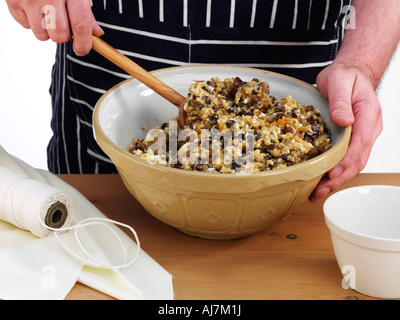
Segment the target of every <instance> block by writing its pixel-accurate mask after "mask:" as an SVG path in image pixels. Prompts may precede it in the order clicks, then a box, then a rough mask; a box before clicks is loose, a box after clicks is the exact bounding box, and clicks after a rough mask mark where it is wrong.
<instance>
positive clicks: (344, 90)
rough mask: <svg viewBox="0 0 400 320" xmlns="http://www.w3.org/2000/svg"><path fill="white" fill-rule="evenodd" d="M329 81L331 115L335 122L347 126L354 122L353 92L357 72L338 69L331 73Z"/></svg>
mask: <svg viewBox="0 0 400 320" xmlns="http://www.w3.org/2000/svg"><path fill="white" fill-rule="evenodd" d="M327 81H328V83H327V85H328V88H329V89H328V93H327V94H328V96H327V98H328V101H329V115H330V118H331V120H332V122H333V123H334V124H336V125H337V126H340V127H347V126H349V125H351V124H353V122H354V115H353V111H352V92H353V85H354V82H355V72H351V71H349V70H345V69H337V70H335V71H334V72H332V73H331V74H330V77H329V79H328V80H327Z"/></svg>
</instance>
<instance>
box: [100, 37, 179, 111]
mask: <svg viewBox="0 0 400 320" xmlns="http://www.w3.org/2000/svg"><path fill="white" fill-rule="evenodd" d="M92 43H93V49H94V50H96V51H97V52H98V53H100V54H101V55H102V56H104V57H105V58H107V59H108V60H110V61H111V62H113V63H114V64H116V65H117V66H118V67H120V68H121V69H123V70H125V71H126V72H127V73H129V74H130V75H131V76H133V77H135V78H136V79H138V80H139V81H140V82H142V83H144V84H145V85H146V86H148V87H149V88H150V89H152V90H154V91H155V92H157V93H158V94H159V95H161V96H162V97H164V98H165V99H166V100H168V101H169V102H171V103H172V104H174V105H175V106H177V107H178V108H179V107H181V108H182V107H183V105H184V104H185V102H186V99H185V97H184V96H182V95H181V94H179V93H178V92H176V91H175V90H174V89H172V88H171V87H169V86H167V85H166V84H165V83H164V82H162V81H161V80H160V79H158V78H156V77H155V76H153V75H152V74H151V73H150V72H148V71H146V70H145V69H143V68H142V67H141V66H139V65H137V64H136V63H135V62H133V61H132V60H131V59H129V58H128V57H126V56H124V55H123V54H122V53H120V52H118V51H117V50H116V49H114V48H113V47H112V46H110V45H109V44H108V43H106V42H104V41H103V40H101V39H100V38H99V37H96V36H92Z"/></svg>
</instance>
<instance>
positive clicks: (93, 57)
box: [48, 0, 351, 173]
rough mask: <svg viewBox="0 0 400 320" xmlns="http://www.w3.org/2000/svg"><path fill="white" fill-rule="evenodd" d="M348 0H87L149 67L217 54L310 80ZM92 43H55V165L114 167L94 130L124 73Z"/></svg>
mask: <svg viewBox="0 0 400 320" xmlns="http://www.w3.org/2000/svg"><path fill="white" fill-rule="evenodd" d="M350 3H351V0H92V9H93V13H94V16H95V18H96V20H97V21H98V23H99V25H100V26H101V27H102V28H103V30H104V31H105V35H104V36H103V37H102V38H103V39H104V40H105V41H106V42H108V43H109V44H110V45H112V46H113V47H115V48H117V49H118V50H120V51H121V52H122V53H124V54H125V55H127V56H128V57H131V58H132V59H133V60H134V61H135V62H136V63H138V64H139V65H141V66H142V67H143V68H145V69H147V70H149V71H150V70H154V69H159V68H164V67H171V66H180V65H189V64H201V63H207V64H209V63H217V64H229V65H239V66H246V67H255V68H260V69H267V70H270V71H274V72H279V73H283V74H287V75H290V76H293V77H296V78H299V79H302V80H304V81H306V82H309V83H311V84H315V81H316V77H317V75H318V73H319V72H320V71H321V70H322V69H323V68H325V67H326V66H328V65H329V64H330V63H331V62H332V60H333V59H334V58H335V56H336V54H337V52H338V49H339V47H340V44H341V42H342V39H343V36H344V30H345V23H346V20H347V12H348V10H349V8H350V6H349V5H350ZM129 77H130V76H129V75H127V74H126V73H125V72H124V71H122V70H121V69H119V68H118V67H116V66H114V65H113V64H112V63H110V62H109V61H107V60H106V59H105V58H103V57H102V56H100V55H99V54H97V53H96V52H94V51H92V52H91V53H90V54H89V55H87V56H85V57H78V56H76V55H75V54H74V52H73V50H72V43H71V42H68V43H65V44H60V45H58V46H57V53H56V62H55V64H54V67H53V72H52V86H51V88H50V92H51V95H52V107H53V115H52V122H51V127H52V130H53V133H54V135H53V137H52V139H51V141H50V143H49V146H48V166H49V170H50V171H51V172H54V173H115V172H116V169H115V167H114V165H113V164H112V163H111V161H110V160H109V159H108V157H107V156H106V155H105V154H104V153H103V152H102V150H101V149H100V147H99V146H98V145H97V143H96V142H95V140H94V138H93V128H92V111H93V107H94V106H95V104H96V102H97V101H98V100H99V98H100V97H101V95H102V94H103V93H104V92H106V91H107V90H108V89H110V88H111V87H112V86H114V85H115V84H117V83H119V82H121V81H122V80H124V79H127V78H129Z"/></svg>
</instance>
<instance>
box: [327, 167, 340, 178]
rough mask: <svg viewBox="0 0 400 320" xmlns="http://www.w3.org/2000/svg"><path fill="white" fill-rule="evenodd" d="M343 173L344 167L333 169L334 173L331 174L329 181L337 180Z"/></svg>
mask: <svg viewBox="0 0 400 320" xmlns="http://www.w3.org/2000/svg"><path fill="white" fill-rule="evenodd" d="M342 172H343V168H342V167H337V168H335V169H333V170H332V172H331V173H329V179H335V178H336V177H338V176H339V175H340V174H341V173H342Z"/></svg>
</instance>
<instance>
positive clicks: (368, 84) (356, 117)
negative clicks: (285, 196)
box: [309, 62, 382, 202]
mask: <svg viewBox="0 0 400 320" xmlns="http://www.w3.org/2000/svg"><path fill="white" fill-rule="evenodd" d="M372 83H373V82H372V78H371V77H369V75H368V72H365V69H364V70H363V69H362V68H361V67H359V66H356V65H349V64H347V63H346V64H341V63H335V62H334V63H333V64H332V65H330V66H329V67H327V68H325V69H324V70H322V72H321V73H320V74H319V75H318V78H317V87H318V89H319V90H320V91H321V93H322V94H323V95H324V96H325V97H326V98H327V99H328V100H329V114H330V118H331V121H332V122H333V123H334V124H336V125H337V126H341V127H346V126H349V125H352V136H351V140H350V144H349V148H348V150H347V152H346V154H345V156H344V157H343V159H342V160H341V161H340V162H339V163H338V164H337V165H336V166H335V167H334V168H332V169H331V170H330V171H329V172H328V173H327V174H326V175H325V176H324V177H323V178H322V180H321V181H320V183H319V184H318V185H317V187H316V188H315V190H314V191H313V193H312V194H311V196H310V198H309V199H310V201H313V202H315V201H318V200H320V199H322V198H324V197H325V196H326V195H328V194H329V193H330V192H332V191H334V190H336V189H337V188H339V187H340V186H341V185H342V184H343V183H345V182H346V181H348V180H350V179H351V178H353V177H354V176H355V175H357V174H358V173H359V172H360V171H362V170H363V169H364V167H365V166H366V164H367V162H368V158H369V155H370V153H371V149H372V146H373V144H374V143H375V140H376V139H377V137H378V136H379V134H380V133H381V131H382V112H381V106H380V103H379V100H378V98H377V96H376V94H375V90H374V86H373V84H372Z"/></svg>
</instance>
